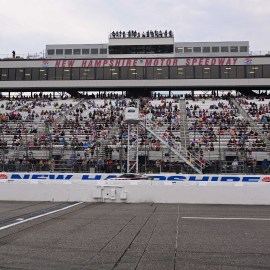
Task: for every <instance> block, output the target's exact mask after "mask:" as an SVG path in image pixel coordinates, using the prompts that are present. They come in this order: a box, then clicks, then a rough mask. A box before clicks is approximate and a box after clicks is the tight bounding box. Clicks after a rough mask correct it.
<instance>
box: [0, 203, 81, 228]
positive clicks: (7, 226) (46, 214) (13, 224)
mask: <svg viewBox="0 0 270 270" xmlns="http://www.w3.org/2000/svg"><path fill="white" fill-rule="evenodd" d="M82 203H84V202H78V203H75V204H72V205H69V206H66V207H64V208H61V209H57V210H54V211H51V212H48V213H45V214H42V215H38V216H35V217H31V218H28V219H24V220H19V221H18V222H15V223H12V224H9V225H6V226H3V227H0V231H2V230H5V229H7V228H10V227H13V226H16V225H19V224H22V223H25V222H27V221H31V220H34V219H38V218H41V217H45V216H48V215H51V214H54V213H57V212H60V211H63V210H66V209H68V208H71V207H73V206H76V205H80V204H82Z"/></svg>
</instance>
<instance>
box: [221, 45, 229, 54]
mask: <svg viewBox="0 0 270 270" xmlns="http://www.w3.org/2000/svg"><path fill="white" fill-rule="evenodd" d="M221 52H222V53H223V52H229V47H228V46H221Z"/></svg>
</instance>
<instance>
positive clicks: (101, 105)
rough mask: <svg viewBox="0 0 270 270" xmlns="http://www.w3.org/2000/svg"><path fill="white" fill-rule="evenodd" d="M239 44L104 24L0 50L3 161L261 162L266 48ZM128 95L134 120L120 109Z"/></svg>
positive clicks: (84, 167) (71, 166) (57, 168)
mask: <svg viewBox="0 0 270 270" xmlns="http://www.w3.org/2000/svg"><path fill="white" fill-rule="evenodd" d="M124 33H125V34H124ZM248 49H249V43H248V42H246V41H239V42H202V43H199V42H194V43H187V42H174V35H173V33H172V32H171V31H166V32H158V31H157V32H155V31H153V32H151V31H149V33H148V32H146V33H142V34H139V33H137V32H136V33H135V32H134V31H130V33H129V32H122V31H119V32H118V31H116V32H114V31H113V32H112V33H110V36H109V42H108V44H98V45H96V44H89V45H85V44H84V45H76V44H72V45H67V44H64V45H47V46H46V54H45V55H44V57H42V58H40V59H31V57H28V58H27V59H25V58H23V57H21V56H17V57H14V58H12V57H7V58H5V59H1V60H0V91H1V93H2V95H1V100H0V107H1V123H0V153H1V161H2V162H1V169H2V171H25V172H28V171H47V172H49V171H50V172H107V173H111V172H118V173H122V172H126V171H131V172H142V173H151V172H153V173H157V172H176V173H180V172H181V173H209V172H211V173H226V174H228V173H234V174H236V173H239V174H240V173H241V174H243V173H254V174H255V173H260V174H262V173H263V174H267V173H268V172H269V165H267V164H268V161H267V160H268V159H269V152H270V142H269V140H270V113H269V110H270V99H269V96H268V95H267V90H268V88H269V85H270V58H269V55H268V54H264V55H256V56H253V55H251V53H250V52H249V50H248ZM197 90H200V91H202V90H203V91H204V92H203V94H202V92H200V93H201V94H197V93H196V91H197ZM223 90H227V92H226V94H225V93H223V92H222V91H223ZM162 91H169V94H163V93H162ZM171 91H178V92H174V93H175V94H171ZM181 91H183V92H181ZM187 91H190V92H188V93H190V94H187ZM25 92H29V95H26V94H25ZM15 93H16V95H15ZM166 93H167V92H166ZM176 93H177V94H176ZM132 106H133V107H136V108H138V110H139V121H138V122H137V123H127V122H126V121H125V119H124V115H123V114H124V111H125V108H127V107H132Z"/></svg>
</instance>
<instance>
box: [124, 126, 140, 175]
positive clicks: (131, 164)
mask: <svg viewBox="0 0 270 270" xmlns="http://www.w3.org/2000/svg"><path fill="white" fill-rule="evenodd" d="M132 129H133V130H134V129H135V131H136V135H135V136H136V139H135V141H133V142H131V141H130V138H131V130H132ZM134 150H135V155H134V159H133V160H132V158H131V155H132V153H133V152H134ZM133 169H135V172H136V173H138V172H139V125H138V124H130V123H129V124H128V141H127V173H130V172H132V170H133Z"/></svg>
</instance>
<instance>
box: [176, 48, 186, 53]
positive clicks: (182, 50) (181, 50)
mask: <svg viewBox="0 0 270 270" xmlns="http://www.w3.org/2000/svg"><path fill="white" fill-rule="evenodd" d="M183 52H184V48H183V47H175V53H183Z"/></svg>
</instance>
